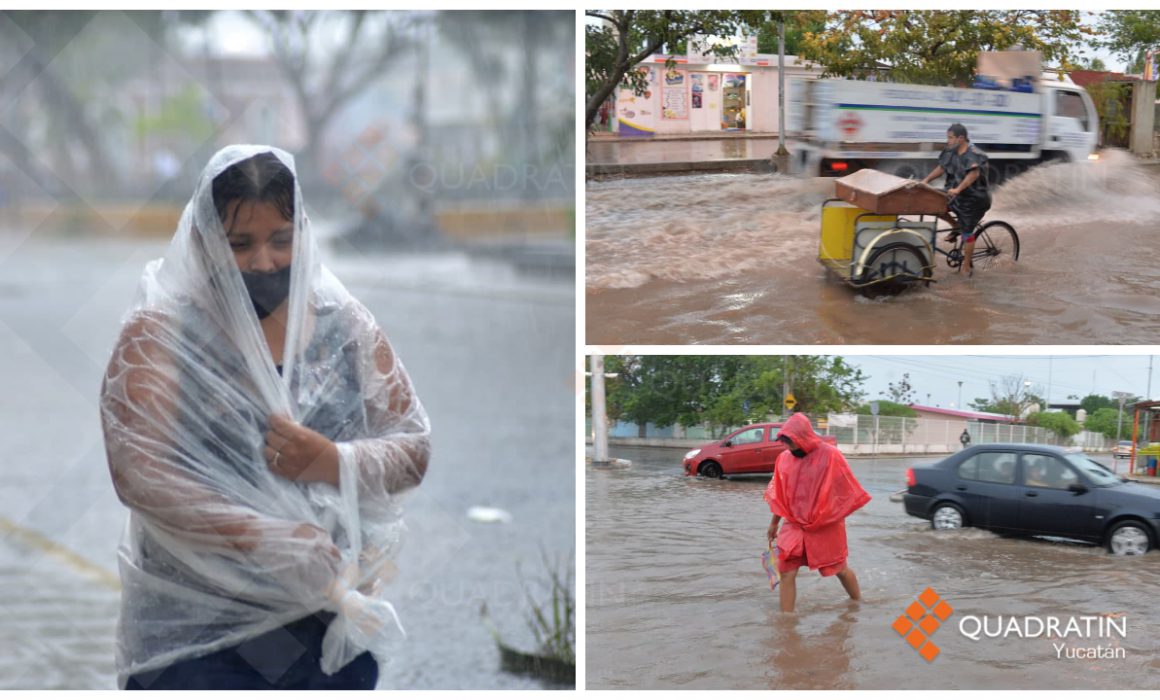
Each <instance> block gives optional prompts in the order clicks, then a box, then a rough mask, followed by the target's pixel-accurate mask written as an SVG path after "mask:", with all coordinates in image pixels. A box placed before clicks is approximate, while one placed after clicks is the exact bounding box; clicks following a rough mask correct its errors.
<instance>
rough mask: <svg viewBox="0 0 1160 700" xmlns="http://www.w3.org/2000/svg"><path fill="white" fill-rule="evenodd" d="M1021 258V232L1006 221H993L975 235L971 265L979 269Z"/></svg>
mask: <svg viewBox="0 0 1160 700" xmlns="http://www.w3.org/2000/svg"><path fill="white" fill-rule="evenodd" d="M1018 259H1019V234H1017V233H1015V229H1014V228H1013V227H1012V226H1011V224H1008V223H1007V222H1006V221H991V222H989V223H986V224H984V225H983V227H982V228H980V229H979V235H977V236H975V252H974V254H973V255H972V256H971V267H972V269H976V270H979V271H982V270H986V269H988V268H991V267H995V266H998V265H1003V264H1006V263H1008V262H1014V261H1016V260H1018Z"/></svg>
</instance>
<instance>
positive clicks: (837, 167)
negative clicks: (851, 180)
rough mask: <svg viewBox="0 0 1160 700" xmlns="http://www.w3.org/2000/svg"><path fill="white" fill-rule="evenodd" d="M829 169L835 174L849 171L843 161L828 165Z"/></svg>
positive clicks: (848, 166)
mask: <svg viewBox="0 0 1160 700" xmlns="http://www.w3.org/2000/svg"><path fill="white" fill-rule="evenodd" d="M830 169H831V170H833V171H834V172H837V173H844V172H846V171H847V170H849V169H850V164H849V163H847V162H845V161H841V160H839V161H835V162H833V163H830Z"/></svg>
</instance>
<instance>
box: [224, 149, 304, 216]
mask: <svg viewBox="0 0 1160 700" xmlns="http://www.w3.org/2000/svg"><path fill="white" fill-rule="evenodd" d="M238 199H240V200H243V201H245V200H253V201H256V202H265V203H267V204H270V205H271V206H273V207H274V208H275V209H277V210H278V213H279V214H281V215H282V216H283V217H284V218H285V219H286V220H287V221H293V220H294V173H292V172H290V168H287V167H286V165H285V164H284V163H283V162H282V161H280V160H278V156H276V155H274V154H273V153H259V154H258V155H256V156H254V157H253V158H247V159H246V160H243V161H241V162H240V163H234V164H233V165H231V166H230V167H228V168H226V169H225V170H223V171H222V173H221V174H220V175H218V176H217V177H215V178H214V179H213V206H214V209H216V210H217V215H218V219H220V220H221V222H222V227H223V228H224V229H225V230H226V231H229V230H230V228H231V227H232V226H233V222H232V221H231V222H229V223H228V224H227V223H226V214H227V212H228V210H229V204H230V202H233V201H234V200H238ZM237 215H238V212H237V209H235V210H234V216H235V217H236V216H237Z"/></svg>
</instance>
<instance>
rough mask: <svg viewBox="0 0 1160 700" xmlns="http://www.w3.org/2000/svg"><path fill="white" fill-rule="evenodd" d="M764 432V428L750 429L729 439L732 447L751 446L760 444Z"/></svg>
mask: <svg viewBox="0 0 1160 700" xmlns="http://www.w3.org/2000/svg"><path fill="white" fill-rule="evenodd" d="M764 432H765V428H752V429H750V430H746V431H743V432H740V433H737V434H736V435H734V436H733V437H731V438H729V439H730V440H732V441H733V444H734V445H752V444H753V443H755V442H761V435H762V434H763V433H764Z"/></svg>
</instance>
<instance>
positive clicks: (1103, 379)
mask: <svg viewBox="0 0 1160 700" xmlns="http://www.w3.org/2000/svg"><path fill="white" fill-rule="evenodd" d="M843 357H845V359H846V360H847V361H848V362H849V363H850V364H851V365H854V366H856V367H858V368H860V369H861V370H862V372H863V373H864V374H866V375H868V376H869V379H868V380H867V381H866V383H865V385H864V388H865V390H866V394H867V396H866V398H867V399H876V398H885V396H886V391H887V387H888V385H889V384H890V383H891V382H897V381H898V380H899V379H901V378H902V375H903V374H906V373H909V374H910V385H911V386H912V387H914V391H915V395H916V397H917V398H916V401H915V402H916V403H920V404H927V394H928V393H929V394H930V400H929V405H934V406H941V407H942V408H958V401H959V398H958V397H959V385H958V382H959V381H962V382H963V389H962V397H963V398H962V402H963V405H964V406H969V405H970V403H971V401H973V400H974V399H977V398H982V397H987V398H989V397H990V396H991V382H992V381H999V380H1001V379H1002V378H1003V377H1004V376H1008V375H1021V376H1023V377H1024V379H1026V380H1030V381H1031V382H1032V383H1033V384H1036V385H1041V386H1042V388H1043V392H1044V395H1045V396H1046V395H1047V394H1048V391H1049V383H1050V397H1049V398H1050V401H1052V402H1053V403H1062V402H1066V401H1067V397H1068V396H1069V395H1072V394H1074V395H1078V396H1080V397H1083V396H1086V395H1088V394H1092V393H1095V394H1102V395H1104V396H1111V395H1112V392H1113V391H1126V392H1131V393H1135V394H1137V395H1140V396H1145V395H1146V394H1147V392H1148V386H1149V384H1148V362H1149V359H1151V358H1150V356H1148V355H1114V356H1109V355H1054V356H1049V355H1023V356H1010V355H1003V356H996V355H987V356H982V355H914V356H898V355H895V356H884V355H876V356H851V355H844V356H843ZM1049 358H1050V359H1049ZM1154 365H1155V370H1156V374H1155V376H1154V377H1153V378H1152V385H1151V386H1152V394H1153V395H1154V396H1155V395H1160V362H1155V363H1154Z"/></svg>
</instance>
